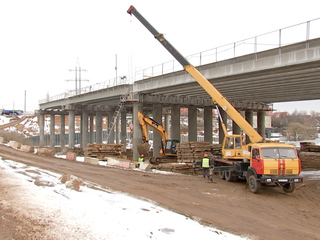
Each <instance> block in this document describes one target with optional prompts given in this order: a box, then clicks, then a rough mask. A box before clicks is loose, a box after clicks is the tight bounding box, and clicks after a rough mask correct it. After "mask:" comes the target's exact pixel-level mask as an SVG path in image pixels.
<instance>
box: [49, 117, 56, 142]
mask: <svg viewBox="0 0 320 240" xmlns="http://www.w3.org/2000/svg"><path fill="white" fill-rule="evenodd" d="M54 146H55V115H54V114H50V147H52V148H53V147H54Z"/></svg>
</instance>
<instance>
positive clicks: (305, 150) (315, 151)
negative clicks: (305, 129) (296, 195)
mask: <svg viewBox="0 0 320 240" xmlns="http://www.w3.org/2000/svg"><path fill="white" fill-rule="evenodd" d="M299 157H300V159H301V168H302V170H319V169H320V146H318V145H315V144H314V142H301V143H300V154H299Z"/></svg>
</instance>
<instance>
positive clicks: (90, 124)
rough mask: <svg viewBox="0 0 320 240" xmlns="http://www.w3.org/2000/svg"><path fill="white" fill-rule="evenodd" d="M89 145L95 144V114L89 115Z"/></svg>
mask: <svg viewBox="0 0 320 240" xmlns="http://www.w3.org/2000/svg"><path fill="white" fill-rule="evenodd" d="M89 118H90V120H89V143H94V131H93V130H94V129H93V125H94V116H93V114H91V113H90V115H89Z"/></svg>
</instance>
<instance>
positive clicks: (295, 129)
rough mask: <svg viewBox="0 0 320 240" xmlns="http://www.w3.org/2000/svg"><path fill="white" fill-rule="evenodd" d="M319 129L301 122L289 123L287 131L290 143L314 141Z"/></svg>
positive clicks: (286, 134)
mask: <svg viewBox="0 0 320 240" xmlns="http://www.w3.org/2000/svg"><path fill="white" fill-rule="evenodd" d="M317 132H318V131H317V128H315V127H314V126H310V125H308V124H302V123H299V122H292V123H289V125H288V127H287V128H286V131H285V136H286V138H287V140H288V141H303V140H312V139H315V138H316V136H317Z"/></svg>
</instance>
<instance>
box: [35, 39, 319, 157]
mask: <svg viewBox="0 0 320 240" xmlns="http://www.w3.org/2000/svg"><path fill="white" fill-rule="evenodd" d="M197 68H198V70H199V71H200V72H201V73H202V74H203V75H204V76H205V77H206V78H207V79H208V80H209V81H210V82H211V83H212V84H213V85H214V86H215V87H216V88H217V89H218V90H219V91H220V92H221V93H222V94H223V95H224V96H225V97H226V98H227V99H228V100H229V101H230V102H231V103H232V104H233V105H234V106H235V108H237V109H238V110H239V111H244V115H245V117H246V119H247V121H248V122H249V123H252V121H253V111H255V112H257V116H258V131H259V133H260V134H261V135H263V136H264V116H265V115H264V114H265V111H269V110H272V103H274V102H287V101H301V100H316V99H320V84H319V83H320V79H319V78H320V39H319V38H316V39H312V40H306V41H302V42H298V43H295V44H291V45H287V46H284V47H279V48H274V49H271V50H267V51H262V52H255V53H252V54H248V55H243V56H239V57H234V58H230V59H226V60H223V61H217V62H212V63H208V64H203V65H200V66H198V67H197ZM120 103H121V104H120ZM119 106H121V109H119ZM181 107H187V108H188V114H189V115H188V121H189V141H196V136H197V108H204V120H205V126H204V132H205V141H209V142H211V141H212V108H213V107H214V104H213V102H212V99H211V98H210V97H209V95H208V94H207V93H206V92H205V91H204V90H203V89H202V88H201V87H200V86H199V85H198V84H197V83H196V81H195V80H194V79H192V78H191V77H190V76H189V75H188V74H187V73H186V72H184V71H183V70H178V71H174V72H171V73H165V74H161V75H158V76H154V77H152V76H151V77H148V78H146V79H141V80H138V81H135V82H134V83H133V84H121V85H117V86H112V87H105V88H99V89H94V88H93V89H91V90H88V91H86V92H83V93H82V94H78V95H74V96H66V95H65V96H63V95H60V96H58V97H55V98H52V99H49V100H44V101H41V102H40V110H39V113H40V143H41V142H42V144H43V139H44V128H43V124H44V115H45V114H50V115H51V120H52V121H53V119H54V116H55V115H61V122H64V121H63V119H64V116H65V115H68V116H69V147H74V140H73V139H74V136H73V134H74V133H73V132H74V117H75V115H80V116H81V119H82V125H81V126H82V128H81V131H82V134H81V137H82V140H81V143H82V146H86V144H87V143H88V142H92V141H94V140H93V139H91V137H89V136H90V135H88V129H89V127H90V129H93V126H92V124H93V121H90V126H88V121H87V120H88V118H89V117H90V119H93V118H95V119H96V133H97V135H96V140H95V141H96V142H97V143H100V142H102V136H101V132H102V120H101V119H102V116H105V115H106V116H108V119H109V120H110V121H108V122H109V127H110V128H111V127H112V122H113V121H112V119H113V118H114V117H115V116H116V115H117V114H119V115H118V116H121V130H120V132H121V137H120V140H117V141H121V142H122V143H125V142H126V136H125V129H126V126H125V125H126V121H125V119H126V116H127V115H126V114H127V113H133V125H134V129H139V130H138V131H134V135H133V146H134V147H133V153H134V158H135V159H136V158H138V152H137V150H136V147H135V146H136V145H137V144H138V143H140V142H141V137H142V136H141V131H140V126H139V123H138V120H137V117H135V116H137V115H136V114H137V112H138V111H143V112H145V113H148V112H152V113H153V118H154V119H155V120H156V121H158V122H161V121H162V113H163V112H164V110H165V109H168V110H169V111H167V112H168V113H170V115H171V139H180V108H181ZM119 110H121V111H119ZM118 112H119V113H118ZM223 118H224V121H226V119H227V116H225V115H224V116H223ZM52 124H54V121H53V123H52ZM52 124H51V138H53V135H54V125H52ZM167 127H169V126H167ZM64 128H65V126H61V129H63V131H62V134H64ZM117 131H119V129H118V130H117ZM234 132H235V133H239V132H240V129H238V128H237V126H234ZM156 135H158V134H155V135H154V155H157V154H158V151H159V149H160V145H161V138H160V136H156ZM114 136H115V134H114V133H113V131H111V134H110V138H109V142H110V143H111V142H114ZM53 144H54V143H53V141H51V143H50V145H51V146H52V145H53ZM61 144H62V145H64V144H65V143H61Z"/></svg>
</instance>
